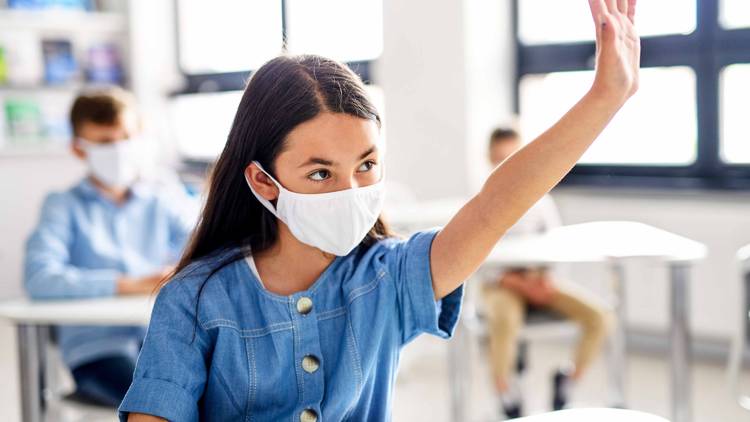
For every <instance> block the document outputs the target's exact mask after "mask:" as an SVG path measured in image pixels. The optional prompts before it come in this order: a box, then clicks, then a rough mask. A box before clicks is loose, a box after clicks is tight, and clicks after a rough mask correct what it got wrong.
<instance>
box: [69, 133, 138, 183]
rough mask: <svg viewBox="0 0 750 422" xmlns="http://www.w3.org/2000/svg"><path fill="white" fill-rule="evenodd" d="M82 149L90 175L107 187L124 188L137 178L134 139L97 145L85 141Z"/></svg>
mask: <svg viewBox="0 0 750 422" xmlns="http://www.w3.org/2000/svg"><path fill="white" fill-rule="evenodd" d="M81 140H82V142H83V145H84V147H83V149H84V150H85V151H86V161H87V162H88V165H89V171H90V172H91V174H92V175H93V176H94V177H96V178H97V179H98V180H100V181H101V182H102V183H104V184H105V185H107V186H110V187H115V188H124V187H128V186H130V185H131V184H132V183H133V182H134V181H135V180H136V179H137V178H138V176H139V168H140V167H139V155H138V152H137V143H138V142H139V141H137V140H135V139H128V140H121V141H115V142H112V143H108V144H97V143H93V142H90V141H87V140H85V139H81Z"/></svg>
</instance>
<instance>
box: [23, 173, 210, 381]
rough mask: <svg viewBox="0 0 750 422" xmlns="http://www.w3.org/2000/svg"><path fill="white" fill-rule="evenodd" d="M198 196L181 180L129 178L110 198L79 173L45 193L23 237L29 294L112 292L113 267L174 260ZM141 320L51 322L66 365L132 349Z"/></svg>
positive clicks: (157, 265) (130, 269) (127, 269)
mask: <svg viewBox="0 0 750 422" xmlns="http://www.w3.org/2000/svg"><path fill="white" fill-rule="evenodd" d="M198 205H199V204H198V202H197V200H195V199H194V198H191V197H190V196H188V195H187V193H186V192H185V190H184V188H182V187H181V186H176V187H174V188H169V189H167V188H164V187H160V186H157V185H155V184H150V183H137V184H136V185H134V186H133V187H132V188H131V190H130V196H129V198H128V200H127V201H126V202H125V203H124V204H122V205H116V204H114V203H113V202H111V201H110V200H108V199H107V198H105V197H104V196H102V195H101V194H100V193H99V191H98V190H97V189H96V188H95V187H94V185H93V184H92V183H91V181H90V180H89V179H88V178H86V179H84V180H82V181H81V182H80V183H78V184H77V185H75V186H73V187H72V188H70V189H68V190H66V191H63V192H54V193H50V194H49V195H47V197H46V198H45V200H44V204H43V206H42V210H41V214H40V218H39V223H38V224H37V226H36V228H35V229H34V231H33V232H32V234H31V235H30V237H29V238H28V240H27V242H26V256H25V264H24V285H25V288H26V291H27V292H28V294H29V296H31V297H32V298H33V299H35V300H44V299H71V298H79V299H80V298H95V297H106V296H112V295H114V294H115V293H116V281H117V278H118V277H120V276H121V275H130V276H143V275H149V274H152V273H154V272H156V271H160V270H161V269H162V268H163V267H164V266H166V265H169V264H174V263H175V262H176V260H177V259H178V258H179V256H180V254H181V252H182V249H183V246H184V245H185V243H186V241H187V238H188V236H189V234H190V231H191V230H192V228H193V226H194V224H195V221H196V219H197V214H198ZM145 333H146V329H145V327H122V326H120V327H116V326H65V327H60V328H59V329H58V330H57V334H58V341H59V344H60V348H61V351H62V355H63V360H64V361H65V363H66V364H67V365H68V366H69V367H70V368H75V367H77V366H80V365H83V364H86V363H88V362H91V361H94V360H97V359H100V358H103V357H108V356H118V355H119V356H122V355H126V356H132V357H135V356H136V355H137V354H138V348H139V347H140V344H141V342H142V341H143V336H144V335H145Z"/></svg>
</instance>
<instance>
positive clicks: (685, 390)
mask: <svg viewBox="0 0 750 422" xmlns="http://www.w3.org/2000/svg"><path fill="white" fill-rule="evenodd" d="M689 269H690V268H689V266H688V265H687V264H684V263H678V264H672V265H671V267H670V298H671V306H670V308H671V317H672V321H671V329H670V341H671V359H670V360H671V363H672V368H671V371H672V374H671V375H672V376H671V378H672V421H673V422H690V421H691V420H692V415H691V408H690V407H691V404H692V403H691V398H690V389H691V382H690V378H691V377H690V369H691V368H690V366H691V365H690V332H689V329H688V308H689V303H688V301H689V299H690V297H689V294H688V293H689V286H688V282H689V277H688V270H689Z"/></svg>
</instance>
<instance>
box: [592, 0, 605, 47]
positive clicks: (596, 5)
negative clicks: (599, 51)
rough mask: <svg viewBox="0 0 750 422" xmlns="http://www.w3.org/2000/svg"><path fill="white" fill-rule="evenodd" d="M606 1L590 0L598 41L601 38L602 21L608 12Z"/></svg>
mask: <svg viewBox="0 0 750 422" xmlns="http://www.w3.org/2000/svg"><path fill="white" fill-rule="evenodd" d="M604 1H605V0H589V8H590V9H591V17H592V18H593V19H594V27H596V39H597V41H598V40H600V38H601V32H602V22H604V15H606V14H607V5H606V4H605V3H604Z"/></svg>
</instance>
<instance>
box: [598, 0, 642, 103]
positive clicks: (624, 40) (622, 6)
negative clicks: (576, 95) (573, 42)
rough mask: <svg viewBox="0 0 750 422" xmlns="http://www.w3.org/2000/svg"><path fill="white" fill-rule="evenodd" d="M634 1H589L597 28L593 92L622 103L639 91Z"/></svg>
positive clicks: (637, 41) (638, 47) (637, 38)
mask: <svg viewBox="0 0 750 422" xmlns="http://www.w3.org/2000/svg"><path fill="white" fill-rule="evenodd" d="M636 1H637V0H589V7H590V8H591V16H592V17H593V18H594V24H595V26H596V78H595V79H594V85H593V87H592V91H593V92H595V93H597V94H599V95H604V96H607V97H609V98H612V99H618V100H621V101H623V102H624V101H625V100H627V99H628V98H630V96H632V95H633V94H634V93H635V92H636V91H637V90H638V69H639V67H640V62H641V60H640V57H641V42H640V38H639V37H638V34H637V33H636V30H635V25H634V24H635V7H636Z"/></svg>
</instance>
